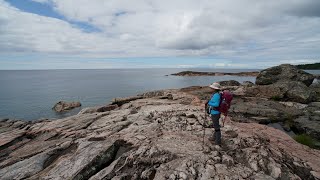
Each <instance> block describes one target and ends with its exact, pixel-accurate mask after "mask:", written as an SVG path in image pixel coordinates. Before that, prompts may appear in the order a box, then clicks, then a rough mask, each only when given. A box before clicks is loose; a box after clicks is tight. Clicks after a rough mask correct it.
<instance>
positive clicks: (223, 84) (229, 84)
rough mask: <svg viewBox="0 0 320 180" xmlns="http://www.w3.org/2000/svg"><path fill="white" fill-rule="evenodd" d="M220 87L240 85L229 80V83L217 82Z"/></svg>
mask: <svg viewBox="0 0 320 180" xmlns="http://www.w3.org/2000/svg"><path fill="white" fill-rule="evenodd" d="M219 84H220V85H221V86H240V85H241V84H240V83H239V82H238V81H235V80H230V81H219Z"/></svg>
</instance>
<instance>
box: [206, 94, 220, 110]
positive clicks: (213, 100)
mask: <svg viewBox="0 0 320 180" xmlns="http://www.w3.org/2000/svg"><path fill="white" fill-rule="evenodd" d="M219 103H220V96H219V94H217V93H216V94H214V95H213V96H212V98H211V99H210V101H209V103H208V104H209V106H212V107H219Z"/></svg>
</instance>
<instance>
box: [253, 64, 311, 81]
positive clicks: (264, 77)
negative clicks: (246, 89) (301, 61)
mask: <svg viewBox="0 0 320 180" xmlns="http://www.w3.org/2000/svg"><path fill="white" fill-rule="evenodd" d="M279 80H282V81H283V80H289V81H299V82H302V83H304V84H305V85H306V86H310V85H311V84H312V82H313V80H314V76H313V75H312V74H309V73H307V72H304V71H303V70H300V69H298V68H297V67H295V66H293V65H290V64H282V65H280V66H275V67H271V68H268V69H265V70H263V71H261V72H260V73H259V75H258V76H257V79H256V84H257V85H269V84H274V83H276V82H278V81H279Z"/></svg>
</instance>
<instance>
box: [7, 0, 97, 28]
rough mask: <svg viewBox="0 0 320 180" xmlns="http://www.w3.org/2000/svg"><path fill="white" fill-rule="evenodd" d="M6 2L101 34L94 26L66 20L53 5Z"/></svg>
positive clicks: (26, 0) (19, 0)
mask: <svg viewBox="0 0 320 180" xmlns="http://www.w3.org/2000/svg"><path fill="white" fill-rule="evenodd" d="M5 1H6V2H8V3H10V5H12V6H14V7H16V8H18V9H19V10H21V11H24V12H28V13H33V14H38V15H40V16H46V17H51V18H56V19H60V20H63V21H66V22H68V23H70V24H71V25H72V26H73V27H75V28H78V29H81V30H82V31H84V32H88V33H90V32H100V30H99V29H98V28H96V27H95V26H93V25H90V24H88V23H85V22H77V21H70V20H68V19H66V18H65V17H64V16H62V15H60V14H59V13H57V12H56V11H55V10H54V8H53V7H52V5H51V4H48V3H38V2H34V1H31V0H10V1H9V0H5Z"/></svg>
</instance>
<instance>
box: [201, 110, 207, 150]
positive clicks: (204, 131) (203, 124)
mask: <svg viewBox="0 0 320 180" xmlns="http://www.w3.org/2000/svg"><path fill="white" fill-rule="evenodd" d="M206 119H207V112H206V108H204V119H203V123H202V128H203V136H202V148H203V149H204V136H205V134H206V127H205V121H206Z"/></svg>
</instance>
